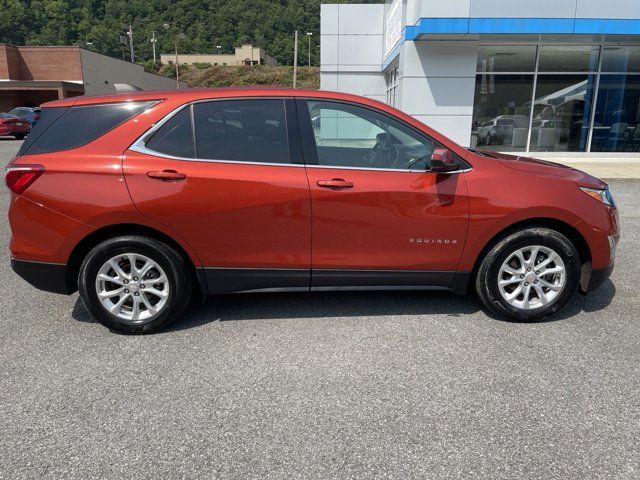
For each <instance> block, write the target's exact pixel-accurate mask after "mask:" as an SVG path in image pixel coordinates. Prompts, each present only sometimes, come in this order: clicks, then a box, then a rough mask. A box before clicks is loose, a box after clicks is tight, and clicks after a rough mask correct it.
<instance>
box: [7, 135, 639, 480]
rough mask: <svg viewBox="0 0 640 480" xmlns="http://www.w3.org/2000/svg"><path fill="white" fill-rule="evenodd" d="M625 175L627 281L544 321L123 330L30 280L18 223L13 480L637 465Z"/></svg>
mask: <svg viewBox="0 0 640 480" xmlns="http://www.w3.org/2000/svg"><path fill="white" fill-rule="evenodd" d="M18 145H19V142H15V141H9V140H6V141H5V140H1V139H0V163H2V164H5V163H6V162H7V161H8V159H9V158H10V156H11V155H12V153H13V152H15V151H16V150H17V147H18ZM612 189H613V191H614V194H615V195H616V197H617V200H618V202H619V205H620V210H621V215H622V226H623V236H622V241H621V243H620V246H619V252H618V267H617V269H616V271H615V272H614V275H613V278H612V281H608V282H607V283H606V284H605V285H604V286H603V287H602V288H601V289H600V290H598V291H597V292H595V293H594V294H592V295H591V296H588V297H583V296H577V297H576V298H575V299H574V301H573V302H572V303H571V304H570V306H569V307H568V308H567V309H566V310H565V311H564V312H563V313H562V314H561V315H560V316H559V317H558V318H556V319H554V320H553V321H549V322H545V323H533V324H516V323H508V322H503V321H498V320H494V319H492V318H490V317H488V316H487V315H486V314H485V313H483V311H482V310H481V309H480V308H479V305H478V303H477V302H476V301H475V300H474V299H472V298H461V297H457V296H455V295H453V294H436V293H424V292H405V293H400V292H393V293H380V292H376V293H317V294H277V295H271V294H255V295H244V296H224V297H218V298H211V299H209V300H208V301H207V303H206V305H204V306H202V307H197V308H191V309H190V310H189V311H188V312H187V313H186V314H185V315H184V318H183V319H182V321H181V322H180V323H179V324H178V325H177V326H176V327H175V328H174V329H172V330H170V331H167V332H164V333H160V334H156V335H150V336H141V337H130V336H123V335H118V334H114V333H111V332H109V331H108V330H107V329H105V328H103V327H102V326H101V325H100V324H98V323H95V322H94V321H93V320H92V319H91V318H90V317H89V316H88V314H87V313H86V312H85V310H84V308H83V306H82V304H81V302H80V301H79V300H78V296H77V294H76V295H73V296H70V297H66V296H58V295H53V294H47V293H43V292H38V291H36V290H35V289H33V288H31V287H30V286H28V285H27V284H26V283H25V282H24V281H22V280H21V279H19V278H18V277H17V276H15V275H14V274H13V273H12V272H11V270H10V267H9V258H8V253H7V244H8V242H9V235H10V233H9V228H8V225H7V222H6V220H3V221H2V222H1V223H0V245H1V247H2V251H3V252H5V253H4V259H5V260H4V261H2V262H0V284H1V285H2V295H1V296H0V311H1V312H2V321H1V322H0V479H19V478H25V479H27V478H65V479H72V478H78V479H88V478H135V479H142V478H164V479H169V478H238V479H246V478H260V479H271V478H273V479H275V478H306V479H311V478H317V479H329V478H402V479H405V478H417V477H419V478H443V479H450V478H491V479H500V478H510V479H523V478H532V479H537V478H539V479H555V478H557V479H560V478H563V479H564V478H580V479H594V478H616V479H618V478H619V479H623V478H628V479H632V478H638V477H639V476H640V371H639V370H640V348H639V346H640V328H639V327H638V318H637V315H638V311H639V307H640V295H638V268H639V265H640V194H639V191H640V182H638V181H629V180H619V181H613V182H612ZM8 201H9V195H8V193H7V191H6V189H4V188H3V189H2V192H1V193H0V208H2V210H4V211H6V209H7V207H8Z"/></svg>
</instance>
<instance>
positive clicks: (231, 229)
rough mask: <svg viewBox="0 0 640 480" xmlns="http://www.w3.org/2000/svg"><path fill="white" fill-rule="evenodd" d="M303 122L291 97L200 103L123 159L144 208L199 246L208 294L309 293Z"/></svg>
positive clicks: (171, 117)
mask: <svg viewBox="0 0 640 480" xmlns="http://www.w3.org/2000/svg"><path fill="white" fill-rule="evenodd" d="M287 110H289V115H287ZM287 118H289V121H290V125H287ZM292 121H293V123H292V124H291V122H292ZM295 121H296V119H295V106H294V104H293V100H286V99H282V98H242V99H220V100H210V101H199V102H195V103H193V104H190V105H186V106H184V107H182V108H180V109H178V110H177V111H175V112H174V113H173V114H171V115H169V116H168V117H167V118H165V119H164V120H163V121H162V122H159V124H158V125H157V126H156V127H155V128H154V129H153V130H152V131H151V132H150V133H148V134H146V135H145V136H144V137H143V138H142V139H140V140H139V141H138V142H136V143H135V144H134V145H133V146H132V147H131V148H130V149H129V150H128V151H127V152H126V154H125V158H124V162H123V164H124V171H125V178H126V181H127V185H128V187H129V190H130V192H131V197H132V199H133V202H134V203H135V205H136V207H137V208H138V209H139V210H140V212H141V213H142V214H143V215H145V216H147V217H148V218H151V219H153V220H155V221H157V222H160V223H161V224H163V225H165V226H166V227H168V228H169V229H171V230H172V231H174V232H176V234H177V235H180V236H181V237H182V238H183V239H184V240H185V241H186V242H187V243H188V244H189V245H190V246H191V247H192V248H193V249H194V251H195V252H196V254H197V255H198V256H199V258H200V260H201V262H202V267H203V268H204V270H205V273H206V278H207V283H208V287H209V291H210V293H220V292H229V291H250V290H251V291H254V290H268V289H293V290H295V289H303V290H307V289H308V288H309V281H310V271H309V269H310V264H311V205H310V198H309V187H308V183H307V178H306V175H305V170H304V166H303V165H302V163H301V162H302V160H301V154H300V146H299V136H298V134H297V126H296V125H295ZM292 125H293V126H292ZM292 128H293V129H295V130H296V131H295V133H294V132H293V131H292Z"/></svg>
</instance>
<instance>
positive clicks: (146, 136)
mask: <svg viewBox="0 0 640 480" xmlns="http://www.w3.org/2000/svg"><path fill="white" fill-rule="evenodd" d="M242 100H245V101H246V100H280V101H282V104H283V109H284V114H285V120H284V122H285V126H286V128H287V141H288V149H289V163H272V162H249V161H244V160H222V159H217V158H188V157H178V156H175V155H169V154H166V153H163V152H158V151H156V150H152V149H150V148H147V146H146V143H147V142H148V141H149V140H151V138H152V137H153V136H154V135H155V133H156V132H157V131H158V130H159V129H160V128H162V126H163V125H164V124H165V123H167V122H168V121H169V120H171V118H172V117H173V116H174V115H177V114H178V113H179V112H181V111H182V110H184V109H186V108H188V109H190V110H191V112H190V118H191V137H192V142H193V152H194V155H197V154H198V150H197V142H196V129H195V121H194V115H195V114H194V110H195V109H194V108H193V107H194V105H197V104H199V103H211V102H222V101H242ZM288 100H291V97H282V96H273V97H271V96H256V97H219V98H202V99H198V100H193V101H190V102H187V103H184V104H182V105H180V106H178V107H177V108H176V109H175V110H173V111H171V112H169V113H168V114H167V115H165V116H164V117H163V118H162V119H161V120H159V121H158V122H156V123H154V124H153V125H151V127H149V129H148V130H147V131H146V132H144V133H143V134H142V135H141V136H140V137H139V138H138V139H136V140H135V141H134V142H133V143H132V144H131V145H130V146H129V148H128V150H131V151H133V152H137V153H142V154H145V155H150V156H154V157H160V158H166V159H168V160H178V161H183V162H203V163H225V164H237V165H264V166H272V167H304V163H299V162H294V159H293V158H292V156H293V155H292V154H293V152H294V150H295V145H292V143H291V141H292V134H291V132H290V129H291V126H290V122H291V121H295V119H290V118H289V115H290V113H291V112H290V111H289V109H288V108H287V101H288Z"/></svg>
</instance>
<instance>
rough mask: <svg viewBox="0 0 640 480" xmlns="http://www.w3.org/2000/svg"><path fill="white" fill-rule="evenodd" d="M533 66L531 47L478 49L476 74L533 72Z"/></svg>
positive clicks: (533, 58)
mask: <svg viewBox="0 0 640 480" xmlns="http://www.w3.org/2000/svg"><path fill="white" fill-rule="evenodd" d="M535 66H536V47H535V46H533V45H523V46H482V45H481V46H480V47H478V72H487V73H490V72H533V70H535Z"/></svg>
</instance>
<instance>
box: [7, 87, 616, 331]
mask: <svg viewBox="0 0 640 480" xmlns="http://www.w3.org/2000/svg"><path fill="white" fill-rule="evenodd" d="M312 119H314V120H313V121H312ZM6 183H7V185H8V187H9V189H10V190H11V192H12V200H11V207H10V210H9V220H10V223H11V229H12V233H13V235H12V238H11V246H10V249H11V261H12V266H13V269H14V271H15V272H16V273H18V274H19V275H20V276H22V277H23V278H24V279H26V280H27V281H28V282H29V283H31V284H32V285H34V286H36V287H37V288H40V289H43V290H47V291H51V292H57V293H66V294H70V293H72V292H74V291H75V290H76V289H79V290H80V296H81V297H82V300H83V302H84V304H85V305H86V307H87V309H88V310H89V311H90V312H91V313H92V314H93V316H95V317H96V318H97V319H98V320H100V321H101V322H102V323H104V324H105V325H107V326H108V327H111V328H113V329H116V330H120V331H125V332H129V333H144V332H151V331H154V330H158V329H160V328H162V327H165V326H167V325H168V324H169V323H171V322H173V321H174V320H176V319H177V318H179V317H180V314H181V312H182V311H183V309H184V308H185V306H186V305H187V302H188V300H189V298H190V297H191V295H192V294H194V293H199V294H203V295H207V294H219V293H230V292H281V291H310V290H311V291H314V290H345V289H355V290H361V289H369V290H377V289H411V290H413V289H425V290H428V289H433V290H452V291H454V292H457V293H459V294H464V293H465V292H467V291H468V290H475V292H477V295H478V296H479V298H480V299H481V300H482V302H483V303H484V305H485V306H486V308H487V309H488V310H489V311H490V312H492V313H493V314H495V315H497V316H502V317H506V318H509V319H514V320H532V319H537V318H544V317H548V316H550V315H553V314H555V313H556V312H558V311H559V310H560V309H561V308H562V307H564V306H565V305H566V304H567V303H568V302H569V300H570V299H571V298H572V296H573V295H574V294H575V292H576V291H577V290H581V291H582V292H585V293H586V292H588V291H590V290H592V289H594V288H596V287H598V286H599V285H600V284H602V283H603V282H604V281H605V280H606V279H607V277H608V276H609V275H610V273H611V271H612V269H613V264H614V254H615V249H616V244H617V242H618V238H619V234H618V213H617V211H616V206H615V204H614V201H613V199H612V197H611V194H610V192H609V189H608V187H607V185H606V184H605V183H604V182H602V181H600V180H598V179H596V178H594V177H591V176H589V175H587V174H585V173H582V172H580V171H577V170H574V169H572V168H567V167H564V166H560V165H556V164H553V163H548V162H541V161H536V160H532V159H528V158H522V157H512V156H507V155H499V154H490V153H483V152H478V151H473V150H468V149H466V148H462V147H460V146H459V145H456V144H455V143H454V142H452V141H451V140H449V139H447V138H446V137H444V136H442V135H440V134H438V133H437V132H435V131H433V130H432V129H430V128H429V127H427V126H425V125H424V124H422V123H420V122H419V121H417V120H416V119H414V118H412V117H410V116H409V115H406V114H404V113H402V112H400V111H398V110H395V109H394V108H391V107H390V106H388V105H385V104H382V103H379V102H376V101H374V100H371V99H367V98H361V97H357V96H353V95H346V94H340V93H329V92H321V91H304V90H288V89H263V88H255V89H220V90H183V91H170V92H136V93H126V94H117V95H111V96H102V97H76V98H72V99H66V100H58V101H55V102H51V103H49V104H46V105H44V106H43V108H42V117H41V119H40V122H38V125H37V126H36V127H35V128H34V129H33V132H32V133H31V135H29V138H28V139H27V141H26V142H25V143H24V144H23V146H22V149H21V150H20V152H19V153H18V156H17V157H16V158H15V159H14V160H13V161H12V162H11V164H10V165H9V166H8V168H7V173H6ZM425 301H428V300H425Z"/></svg>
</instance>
